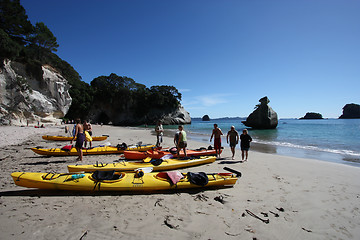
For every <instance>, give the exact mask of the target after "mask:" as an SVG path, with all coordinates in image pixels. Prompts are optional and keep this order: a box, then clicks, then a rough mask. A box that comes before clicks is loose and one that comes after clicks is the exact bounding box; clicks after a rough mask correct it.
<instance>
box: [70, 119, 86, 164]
mask: <svg viewBox="0 0 360 240" xmlns="http://www.w3.org/2000/svg"><path fill="white" fill-rule="evenodd" d="M75 137H76V142H75V148H76V151H77V152H78V154H79V157H78V158H77V159H76V160H80V161H82V160H83V152H82V146H83V143H84V141H85V134H84V127H83V125H82V124H81V120H80V118H77V119H76V127H75V136H74V137H73V139H72V140H71V142H70V144H72V142H73V141H74V139H75Z"/></svg>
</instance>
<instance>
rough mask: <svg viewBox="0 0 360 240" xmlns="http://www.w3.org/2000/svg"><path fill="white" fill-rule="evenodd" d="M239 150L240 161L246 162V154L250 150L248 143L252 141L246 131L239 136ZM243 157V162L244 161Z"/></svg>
mask: <svg viewBox="0 0 360 240" xmlns="http://www.w3.org/2000/svg"><path fill="white" fill-rule="evenodd" d="M240 140H241V143H240V148H241V159H242V161H247V160H248V152H249V149H250V142H251V141H252V138H251V136H250V135H249V134H248V130H247V129H244V130H243V133H242V134H241V135H240ZM244 157H245V160H244Z"/></svg>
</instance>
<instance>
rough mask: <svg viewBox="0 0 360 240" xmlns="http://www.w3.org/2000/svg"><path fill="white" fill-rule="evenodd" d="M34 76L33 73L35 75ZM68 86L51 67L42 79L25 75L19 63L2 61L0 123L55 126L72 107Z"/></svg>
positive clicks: (0, 70)
mask: <svg viewBox="0 0 360 240" xmlns="http://www.w3.org/2000/svg"><path fill="white" fill-rule="evenodd" d="M34 75H36V74H34ZM69 89H70V85H69V84H68V82H67V80H66V79H65V78H64V77H62V76H61V75H60V74H59V73H58V72H57V71H56V70H55V69H53V68H52V67H51V66H48V65H44V66H42V71H41V76H38V77H34V76H31V75H29V74H27V72H26V66H25V65H24V64H21V63H17V62H11V61H9V60H4V62H3V66H2V67H1V68H0V124H1V125H8V124H9V125H26V124H27V123H29V124H34V123H35V124H37V122H42V123H57V122H59V121H60V119H59V118H61V117H64V116H65V114H66V113H67V111H68V110H69V107H70V105H71V101H72V99H71V97H70V94H69V92H68V90H69Z"/></svg>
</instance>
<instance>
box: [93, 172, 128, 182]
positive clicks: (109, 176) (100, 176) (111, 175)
mask: <svg viewBox="0 0 360 240" xmlns="http://www.w3.org/2000/svg"><path fill="white" fill-rule="evenodd" d="M91 177H92V178H93V179H94V180H96V181H102V180H118V179H120V178H121V177H122V174H121V173H120V174H119V173H117V174H115V170H112V171H98V170H97V171H95V172H94V173H93V174H92V175H91Z"/></svg>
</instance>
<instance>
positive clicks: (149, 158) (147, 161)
mask: <svg viewBox="0 0 360 240" xmlns="http://www.w3.org/2000/svg"><path fill="white" fill-rule="evenodd" d="M150 161H151V157H147V158H145V159H144V160H143V162H144V163H149V162H150Z"/></svg>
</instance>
